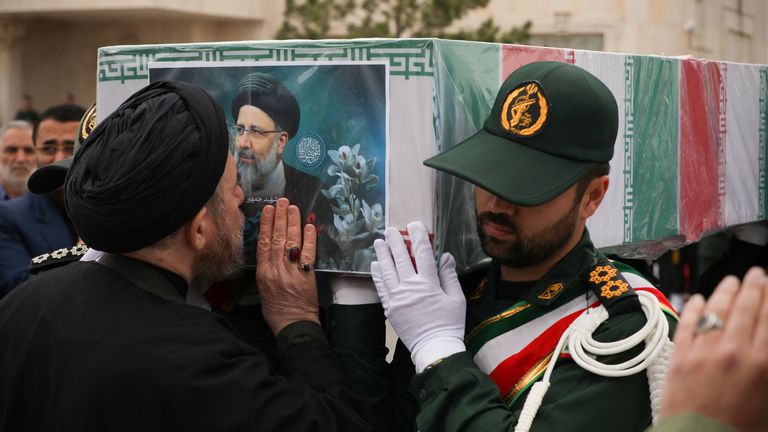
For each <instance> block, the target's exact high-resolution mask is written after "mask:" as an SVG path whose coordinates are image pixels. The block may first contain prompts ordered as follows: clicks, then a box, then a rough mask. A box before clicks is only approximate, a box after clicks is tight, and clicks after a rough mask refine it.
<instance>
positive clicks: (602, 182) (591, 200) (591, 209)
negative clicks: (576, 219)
mask: <svg viewBox="0 0 768 432" xmlns="http://www.w3.org/2000/svg"><path fill="white" fill-rule="evenodd" d="M608 184H609V180H608V176H607V175H604V176H600V177H598V178H596V179H593V180H592V181H591V182H590V183H589V186H587V190H585V191H584V195H583V196H582V197H581V216H582V217H583V218H585V219H586V218H588V217H590V216H592V215H593V214H595V212H596V211H597V208H598V207H600V203H601V202H603V198H605V194H606V193H607V192H608Z"/></svg>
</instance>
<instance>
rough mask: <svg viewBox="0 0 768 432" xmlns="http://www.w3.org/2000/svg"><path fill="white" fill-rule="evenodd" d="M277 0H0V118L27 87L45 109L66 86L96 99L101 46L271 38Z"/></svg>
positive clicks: (85, 99)
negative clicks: (98, 50) (98, 52)
mask: <svg viewBox="0 0 768 432" xmlns="http://www.w3.org/2000/svg"><path fill="white" fill-rule="evenodd" d="M283 7H284V6H283V2H281V1H273V0H217V1H215V2H213V1H184V0H162V1H160V0H121V1H120V2H113V1H110V0H24V1H18V0H0V95H2V98H0V122H5V121H8V120H11V119H12V118H13V116H14V114H15V112H16V110H17V109H18V107H19V104H20V100H21V97H22V95H23V94H25V93H28V94H30V95H31V96H32V99H33V101H34V107H35V108H36V109H37V110H38V111H40V110H42V109H45V108H46V107H48V106H51V105H53V104H56V103H59V102H61V101H62V99H63V95H64V93H66V92H71V93H73V94H74V95H75V97H76V99H75V102H76V103H79V104H80V105H83V106H86V107H87V106H88V105H90V104H91V103H93V102H94V101H95V100H96V79H97V77H96V69H97V64H96V62H97V57H96V52H97V49H98V48H99V47H102V46H109V45H135V44H153V43H184V42H216V41H232V40H257V39H271V38H273V37H274V35H275V34H276V33H277V31H278V29H279V27H280V24H281V23H282V19H283Z"/></svg>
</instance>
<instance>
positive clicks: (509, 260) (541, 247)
mask: <svg viewBox="0 0 768 432" xmlns="http://www.w3.org/2000/svg"><path fill="white" fill-rule="evenodd" d="M578 204H579V200H576V201H575V202H574V205H573V206H572V207H571V209H570V210H569V211H568V213H566V214H564V215H563V216H562V217H561V218H560V219H558V220H557V221H555V222H554V223H553V224H552V225H550V226H548V227H546V228H544V229H542V230H541V231H539V232H537V233H533V234H528V233H524V232H522V230H520V228H519V227H518V226H517V225H516V224H515V222H514V221H512V220H511V219H510V218H509V217H507V216H506V215H504V214H501V213H491V212H482V213H480V214H479V215H477V235H478V236H479V237H480V243H481V245H482V247H483V251H484V252H485V254H486V255H488V256H489V257H491V258H493V259H495V260H496V261H498V262H499V263H501V264H502V265H504V266H507V267H513V268H526V267H532V266H535V265H538V264H541V263H542V262H544V261H546V260H547V259H549V258H551V257H552V256H554V255H555V254H557V253H558V252H560V251H561V250H562V249H563V248H564V247H565V246H566V245H567V244H568V241H569V240H570V239H571V237H572V236H573V232H574V230H575V229H576V223H577V220H578V209H579V206H578ZM486 221H488V222H493V223H495V224H499V225H503V226H504V227H505V228H506V229H507V230H509V231H510V232H511V233H512V236H513V238H514V239H513V240H501V239H498V238H495V237H492V236H489V235H487V234H486V233H485V231H484V230H483V226H482V225H483V223H484V222H486Z"/></svg>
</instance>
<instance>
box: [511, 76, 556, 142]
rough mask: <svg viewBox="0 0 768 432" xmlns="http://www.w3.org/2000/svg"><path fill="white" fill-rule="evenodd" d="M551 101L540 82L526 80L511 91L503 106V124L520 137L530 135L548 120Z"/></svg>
mask: <svg viewBox="0 0 768 432" xmlns="http://www.w3.org/2000/svg"><path fill="white" fill-rule="evenodd" d="M548 113H549V103H548V102H547V98H546V96H545V95H544V92H543V91H542V89H541V86H540V85H539V83H537V82H535V81H530V82H525V83H522V84H520V85H518V86H517V87H515V88H514V89H512V91H510V92H509V94H508V95H507V98H506V99H505V100H504V104H503V105H502V108H501V126H502V127H503V128H504V129H505V130H507V131H508V132H511V133H512V134H514V135H517V136H519V137H529V136H532V135H534V134H536V133H537V132H539V131H540V130H541V128H542V127H544V125H545V124H546V122H547V114H548Z"/></svg>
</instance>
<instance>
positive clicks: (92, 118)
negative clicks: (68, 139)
mask: <svg viewBox="0 0 768 432" xmlns="http://www.w3.org/2000/svg"><path fill="white" fill-rule="evenodd" d="M95 128H96V104H93V105H91V107H90V108H88V112H86V113H85V116H84V117H83V120H82V121H81V122H80V143H82V142H83V141H85V139H86V138H88V135H90V134H91V132H93V130H94V129H95Z"/></svg>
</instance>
